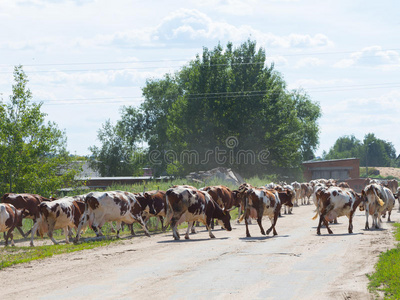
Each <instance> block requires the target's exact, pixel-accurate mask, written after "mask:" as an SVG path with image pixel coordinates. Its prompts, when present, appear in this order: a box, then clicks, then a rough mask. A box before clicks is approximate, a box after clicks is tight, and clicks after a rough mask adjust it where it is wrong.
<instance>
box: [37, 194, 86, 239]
mask: <svg viewBox="0 0 400 300" xmlns="http://www.w3.org/2000/svg"><path fill="white" fill-rule="evenodd" d="M84 198H85V195H79V196H74V197H64V198H61V199H58V200H54V201H52V202H42V203H40V204H39V218H37V219H36V222H35V224H34V225H33V228H32V233H31V243H30V244H31V246H34V244H33V238H34V236H35V233H36V231H39V234H40V236H42V237H43V235H44V234H45V233H47V235H48V237H49V238H50V239H51V241H52V242H53V243H54V244H55V245H57V244H58V242H57V241H56V240H55V239H54V237H53V231H54V230H57V229H63V231H64V234H65V242H66V243H67V244H69V236H71V234H72V233H71V229H72V228H75V229H77V228H78V226H79V223H80V220H81V216H82V214H83V212H84V210H85V203H84V202H83V200H84Z"/></svg>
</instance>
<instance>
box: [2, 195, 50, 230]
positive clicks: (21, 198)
mask: <svg viewBox="0 0 400 300" xmlns="http://www.w3.org/2000/svg"><path fill="white" fill-rule="evenodd" d="M52 200H53V199H49V198H45V197H42V196H40V195H36V194H14V193H6V194H4V195H3V196H2V197H1V200H0V202H1V203H9V204H12V205H13V206H14V207H15V208H16V209H20V210H22V209H23V210H24V216H23V217H24V218H28V219H32V220H33V223H35V221H36V219H37V218H39V204H40V203H42V202H43V201H46V202H48V201H52ZM17 229H18V231H19V232H20V233H21V235H22V236H23V237H24V238H26V237H27V236H28V235H29V233H30V232H31V230H32V229H31V230H29V231H28V232H27V233H26V234H25V233H24V232H23V231H22V228H21V226H17Z"/></svg>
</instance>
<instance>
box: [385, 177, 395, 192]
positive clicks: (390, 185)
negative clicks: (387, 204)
mask: <svg viewBox="0 0 400 300" xmlns="http://www.w3.org/2000/svg"><path fill="white" fill-rule="evenodd" d="M384 185H385V186H386V187H387V188H388V189H389V190H390V191H391V192H392V193H393V194H396V193H397V188H398V187H399V182H398V181H397V180H396V179H391V180H387V182H386V184H384Z"/></svg>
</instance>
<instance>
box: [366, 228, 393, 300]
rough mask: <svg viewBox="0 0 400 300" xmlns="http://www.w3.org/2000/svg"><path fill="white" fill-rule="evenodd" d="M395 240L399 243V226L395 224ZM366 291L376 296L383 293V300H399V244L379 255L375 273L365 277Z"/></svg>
mask: <svg viewBox="0 0 400 300" xmlns="http://www.w3.org/2000/svg"><path fill="white" fill-rule="evenodd" d="M394 227H395V228H396V231H395V238H396V240H397V241H400V224H399V223H395V224H394ZM367 276H368V278H369V280H370V282H369V284H368V289H369V290H370V291H371V292H372V293H373V294H374V295H375V296H376V297H378V296H379V292H380V293H383V297H384V299H400V243H398V244H397V245H396V248H394V249H391V250H388V251H386V252H383V253H381V254H380V255H379V261H378V263H377V264H376V266H375V273H373V274H371V275H367Z"/></svg>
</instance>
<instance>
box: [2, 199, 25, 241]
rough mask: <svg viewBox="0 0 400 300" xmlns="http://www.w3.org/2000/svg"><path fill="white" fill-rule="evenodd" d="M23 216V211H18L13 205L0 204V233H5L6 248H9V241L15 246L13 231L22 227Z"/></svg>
mask: <svg viewBox="0 0 400 300" xmlns="http://www.w3.org/2000/svg"><path fill="white" fill-rule="evenodd" d="M22 214H23V210H22V211H21V210H18V209H16V208H15V207H14V206H13V205H12V204H8V203H2V204H0V232H4V239H5V244H4V245H5V246H8V239H10V240H11V245H12V246H14V240H13V237H14V236H13V230H14V228H15V227H18V226H20V227H21V226H22Z"/></svg>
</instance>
